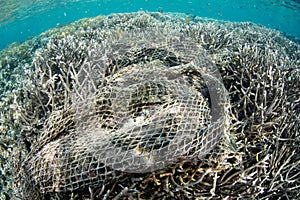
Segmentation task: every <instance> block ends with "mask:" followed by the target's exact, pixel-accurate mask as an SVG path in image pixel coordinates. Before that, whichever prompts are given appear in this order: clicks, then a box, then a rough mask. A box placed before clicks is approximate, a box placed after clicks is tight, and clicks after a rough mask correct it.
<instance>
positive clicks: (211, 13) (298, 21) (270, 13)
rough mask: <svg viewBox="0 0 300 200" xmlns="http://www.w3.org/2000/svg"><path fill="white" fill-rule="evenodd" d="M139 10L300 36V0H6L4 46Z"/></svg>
mask: <svg viewBox="0 0 300 200" xmlns="http://www.w3.org/2000/svg"><path fill="white" fill-rule="evenodd" d="M138 10H144V11H149V12H155V11H160V12H182V13H188V14H192V15H197V16H200V17H208V18H214V19H221V20H229V21H238V22H242V21H250V22H254V23H257V24H261V25H264V26H266V27H268V28H272V29H277V30H279V31H281V32H284V33H286V34H287V35H289V36H291V37H297V38H300V3H299V1H298V0H285V1H283V0H280V1H278V0H251V1H247V0H222V1H221V0H219V1H212V0H188V1H186V0H177V1H169V0H161V1H156V0H89V1H82V0H64V1H58V0H47V1H44V0H34V1H30V0H23V1H16V0H6V1H0V38H1V39H0V49H3V48H4V47H6V46H7V45H9V44H11V43H13V42H23V41H25V40H27V39H29V38H31V37H34V36H36V35H38V34H40V33H41V32H44V31H46V30H48V29H50V28H54V27H57V26H61V25H64V24H67V23H70V22H73V21H76V20H78V19H80V18H84V17H94V16H98V15H107V14H111V13H124V12H135V11H138Z"/></svg>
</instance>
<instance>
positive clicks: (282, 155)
mask: <svg viewBox="0 0 300 200" xmlns="http://www.w3.org/2000/svg"><path fill="white" fill-rule="evenodd" d="M299 47H300V46H299V44H297V43H296V42H294V41H292V40H290V39H288V38H286V37H285V36H284V35H283V34H281V33H280V32H278V31H275V30H270V29H267V28H265V27H262V26H258V25H255V24H252V23H233V22H225V21H216V20H212V19H204V18H200V17H197V16H192V15H186V14H181V13H148V12H137V13H127V14H112V15H109V16H99V17H96V18H90V19H82V20H79V21H77V22H74V23H71V24H69V25H66V26H63V27H59V28H55V29H51V30H49V31H47V32H45V33H43V34H41V35H39V36H37V37H35V38H33V39H31V40H28V41H26V42H24V43H22V44H13V45H11V46H9V47H7V48H6V49H4V50H3V51H1V52H0V59H1V60H0V67H1V71H0V78H1V79H0V85H1V87H0V90H1V91H0V95H1V96H0V98H1V105H0V107H1V116H0V117H1V118H0V120H1V121H0V132H1V136H0V144H1V145H0V151H1V154H0V155H1V156H0V160H1V163H0V173H1V174H0V175H1V179H0V183H1V187H2V188H1V191H0V192H1V193H0V194H1V198H2V199H9V198H14V199H18V198H19V199H30V198H32V197H34V198H35V199H54V198H56V199H71V198H73V199H113V198H115V199H126V198H131V199H157V198H163V197H164V198H166V199H193V198H212V199H220V198H232V199H236V198H246V199H253V198H257V199H266V198H269V197H272V198H278V197H288V198H293V199H295V198H299V192H298V189H299V187H300V170H299V168H300V137H299V111H300V48H299ZM195 52H196V53H195ZM210 67H211V68H210ZM207 68H210V70H212V71H213V72H212V71H211V73H212V74H213V73H215V71H217V74H218V77H219V79H218V80H219V81H220V82H222V84H223V86H224V88H225V89H226V91H227V94H228V99H227V97H226V101H225V102H223V103H224V106H225V107H226V108H224V111H220V112H224V113H223V114H224V116H222V117H226V119H225V121H226V123H224V124H223V125H222V130H219V129H217V130H218V131H221V132H222V133H223V131H224V134H222V137H217V138H218V139H217V140H212V139H211V140H210V139H209V140H203V141H201V142H202V143H204V142H205V141H207V142H211V141H213V142H212V143H213V144H211V145H210V147H212V148H207V149H206V150H207V151H205V154H203V155H201V156H194V154H195V152H196V153H197V152H198V151H199V150H198V148H200V147H201V146H199V145H196V146H195V147H193V148H184V150H183V151H184V154H182V155H181V157H183V159H182V158H181V157H180V159H179V158H178V160H171V159H170V158H169V157H167V158H164V159H167V160H163V161H168V162H169V161H170V163H168V164H167V165H160V164H161V162H156V161H157V160H156V158H155V157H154V158H152V157H151V159H149V160H146V161H147V162H144V161H145V160H143V159H144V157H143V159H141V160H140V163H145V165H146V164H149V163H150V164H149V166H151V167H153V166H152V165H151V164H152V163H156V164H157V165H159V167H158V169H156V168H153V169H154V170H151V171H147V170H145V172H142V171H141V170H140V166H138V167H137V168H134V169H135V170H137V171H138V173H132V172H131V171H130V170H128V168H126V170H124V169H123V168H122V167H123V165H122V166H121V167H120V166H116V165H114V161H111V160H109V159H106V160H104V161H103V160H101V159H102V158H98V157H97V156H95V155H96V154H98V155H101V156H107V155H108V153H106V155H105V154H102V153H103V152H100V153H99V152H97V150H95V149H93V150H91V149H89V145H82V146H80V145H78V146H76V145H77V142H78V141H79V142H78V144H84V141H85V140H86V142H87V144H90V147H93V148H94V147H99V146H97V145H96V144H94V143H93V142H92V141H94V140H95V138H93V135H89V134H87V136H89V137H85V138H81V136H80V134H78V133H79V131H78V130H81V131H82V133H85V132H84V129H88V128H86V124H85V123H83V124H81V123H80V122H81V121H88V120H87V119H90V118H88V117H90V113H85V114H84V115H82V116H79V117H78V116H76V113H78V110H79V111H80V112H81V113H82V112H83V111H82V110H85V109H86V108H87V107H85V101H83V103H82V102H81V103H78V101H80V99H83V100H88V101H89V102H90V101H93V102H96V106H95V107H97V105H98V107H97V109H96V111H95V112H94V113H92V114H93V115H96V116H97V117H96V118H93V119H92V120H91V121H92V122H93V123H94V121H93V120H100V121H105V123H104V122H103V123H102V124H101V127H97V128H101V129H99V130H100V131H102V129H105V130H111V132H109V133H110V134H111V135H112V136H111V137H112V138H113V136H114V137H115V138H114V139H115V141H119V138H118V137H117V138H116V135H113V134H115V132H118V131H120V130H122V131H123V132H125V133H123V132H122V134H123V135H122V138H123V139H124V140H120V142H119V143H118V142H115V143H114V145H116V146H118V147H120V148H121V147H124V146H125V144H126V145H128V144H130V145H133V144H131V142H130V140H134V139H135V138H133V137H132V135H131V136H130V137H129V139H128V138H126V134H127V132H126V131H124V130H130V131H131V132H130V133H134V134H135V129H134V130H132V129H131V128H130V127H132V126H133V127H135V126H136V127H138V128H139V130H144V129H143V128H144V127H145V126H146V125H147V126H149V127H151V130H156V129H155V126H153V127H152V126H151V124H152V123H154V122H156V121H155V120H156V119H155V118H151V114H153V115H155V114H156V112H155V110H154V109H153V110H152V108H155V106H161V110H162V111H164V112H166V111H165V110H164V109H165V108H168V106H173V105H177V104H176V102H178V99H182V100H184V102H186V105H189V106H191V107H192V109H191V110H196V111H197V112H196V113H199V112H200V111H201V115H200V114H199V115H195V114H194V113H193V114H190V115H187V114H186V113H187V112H186V111H185V110H184V109H183V110H182V109H181V107H180V105H182V104H181V103H180V105H179V106H178V107H172V109H169V112H171V113H173V114H174V115H176V117H174V118H170V119H172V120H171V122H170V123H174V124H176V123H179V122H177V121H176V120H178V119H179V117H178V116H179V115H181V118H180V119H184V117H182V116H185V117H188V116H189V117H190V118H187V120H183V122H181V123H182V124H183V125H182V124H179V125H176V126H174V127H173V126H171V125H169V124H168V123H167V122H166V121H165V122H164V127H168V128H165V129H164V130H157V132H159V133H162V132H166V134H164V135H163V137H165V138H168V139H169V140H170V141H172V142H174V141H176V142H178V141H181V142H182V141H183V144H184V145H186V144H187V143H188V142H189V140H191V138H192V140H193V141H196V140H197V138H198V135H200V132H201V131H202V132H203V134H205V133H207V132H209V131H208V130H210V129H209V125H210V124H213V122H212V120H213V119H214V116H211V117H208V116H207V115H208V114H207V113H213V112H216V111H214V109H216V108H215V107H214V103H213V100H214V98H213V97H212V95H211V93H210V94H207V93H209V92H211V90H209V89H207V88H209V85H208V82H206V83H204V82H205V76H204V75H203V71H205V70H206V69H207ZM136 69H142V70H136ZM204 69H205V70H204ZM82 74H83V75H86V76H85V77H84V78H82V79H80V78H78V77H81V76H82ZM91 74H92V75H91ZM155 74H156V75H157V77H158V78H157V77H156V76H155ZM87 77H91V79H89V78H87ZM98 79H99V80H98ZM100 79H101V80H100ZM78 80H79V81H78ZM91 80H92V81H91ZM133 80H134V81H133ZM144 80H147V81H148V82H147V83H145V84H144V83H143V81H144ZM157 81H158V82H157ZM172 81H173V82H174V83H182V85H184V86H182V88H180V87H181V86H176V88H177V89H178V88H179V89H181V90H182V91H185V92H186V93H185V92H183V93H180V92H178V93H176V92H175V93H174V91H173V90H174V88H173V89H172V84H170V83H172ZM203 81H204V82H203ZM139 82H140V83H143V84H140V85H141V86H142V87H140V88H139V89H137V90H136V91H137V92H136V93H134V92H133V93H132V94H134V95H136V98H135V99H134V102H133V101H130V102H129V103H124V102H126V101H124V102H123V103H122V101H115V100H114V98H113V97H114V96H118V95H119V94H122V95H120V97H121V98H124V99H126V98H127V97H128V98H129V97H130V98H132V96H134V95H128V94H127V93H124V94H123V93H122V92H119V93H117V92H116V91H118V88H119V87H120V88H121V87H122V84H123V86H124V88H126V87H128V88H130V90H128V91H130V92H132V91H135V90H133V89H132V88H131V86H132V85H133V84H136V83H139ZM121 83H122V84H121ZM148 83H151V85H150V86H149V84H148ZM161 83H164V84H165V85H168V84H169V85H168V87H169V88H171V89H168V87H166V86H164V84H161ZM147 84H148V85H147ZM89 85H95V86H93V88H92V89H89V92H91V91H92V93H93V94H94V96H97V98H96V99H93V98H92V97H89V95H90V94H91V93H85V90H84V88H85V87H87V88H89ZM75 86H76V87H75ZM77 86H78V87H79V86H80V87H81V86H82V88H83V89H77ZM83 86H84V87H83ZM116 86H119V87H116ZM185 86H186V87H185ZM149 88H150V89H149ZM208 90H209V91H208ZM130 94H131V93H130ZM179 94H182V96H183V97H184V98H180V95H179ZM189 94H190V95H189ZM126 95H127V96H126ZM82 97H84V98H82ZM146 97H147V98H146ZM74 98H75V99H76V101H75V102H76V103H74ZM115 99H117V98H116V97H115ZM205 99H208V100H207V101H206V100H205ZM200 100H201V101H200ZM227 100H228V102H227ZM113 101H115V104H116V105H115V108H114V107H113ZM195 101H197V102H200V103H199V104H198V103H191V102H195ZM204 101H205V103H202V102H204ZM166 102H172V103H168V104H166V105H167V106H164V105H165V103H166ZM218 103H220V102H217V104H215V105H219V104H218ZM118 105H119V106H118ZM122 105H124V106H125V105H126V106H128V105H129V106H128V107H130V108H131V109H132V110H134V111H133V112H131V111H130V112H129V113H126V115H127V114H128V115H130V118H128V116H126V117H124V116H123V115H124V112H122V113H118V112H117V110H121V111H123V110H122V108H123V107H122ZM110 106H111V107H112V108H113V109H112V108H111V107H110ZM222 106H223V105H222ZM108 107H109V108H108ZM175 108H176V109H179V110H180V111H178V112H177V111H176V109H175ZM219 108H221V107H219ZM174 110H175V111H174ZM104 111H105V112H104ZM113 112H115V113H118V114H114V113H113ZM185 112H186V113H185ZM74 113H75V114H74ZM185 114H186V115H185ZM99 116H101V118H99ZM163 116H166V117H165V118H166V119H168V117H169V115H163ZM195 116H196V117H195ZM193 117H194V118H193ZM204 117H206V118H207V119H204ZM217 117H219V116H217ZM115 118H116V119H119V120H115ZM125 119H126V121H125ZM132 119H134V121H132ZM149 119H151V120H150V122H147V120H148V121H149ZM193 120H195V121H196V122H197V124H196V125H194V124H192V125H190V128H189V129H191V130H193V131H190V132H189V134H191V135H188V136H187V137H183V138H185V139H183V140H182V138H180V139H177V136H176V134H177V133H178V132H182V133H181V134H183V133H184V131H182V128H181V127H184V126H186V127H188V125H187V124H188V121H193ZM197 120H198V121H197ZM141 121H142V122H143V123H144V122H147V124H143V126H140V125H139V124H138V123H140V122H141ZM78 123H79V124H80V125H78ZM96 123H97V122H96ZM89 125H90V124H89ZM206 126H207V127H206ZM74 127H76V128H78V129H76V130H75V128H74ZM178 127H179V128H178ZM174 128H175V129H176V130H177V132H176V131H175V132H174V130H173V129H174ZM171 129H172V130H171ZM74 130H75V131H74ZM179 130H180V131H179ZM195 130H197V131H199V132H197V133H195ZM93 131H94V132H97V131H98V129H97V131H95V130H94V129H93ZM140 132H142V131H140ZM202 132H201V134H202ZM143 133H148V132H143ZM149 133H150V132H149ZM213 133H214V131H213ZM73 135H76V136H74V137H73ZM108 135H109V134H108ZM161 136H162V135H158V136H157V137H155V138H154V139H153V138H152V137H151V138H150V137H146V136H145V137H142V139H143V140H146V139H148V140H149V141H151V142H148V143H147V142H146V143H144V144H146V145H145V146H147V145H148V149H146V148H144V149H141V146H134V148H133V149H134V153H135V158H137V157H138V156H143V155H146V154H147V155H148V154H150V155H151V156H153V155H157V156H158V157H159V155H158V154H151V153H152V152H155V150H156V148H163V147H165V146H164V145H161V146H159V147H157V146H155V145H154V144H156V143H159V142H161V143H163V142H165V141H166V140H164V141H161V140H159V139H160V138H161ZM184 136H185V135H184ZM212 136H214V135H212ZM108 137H110V135H109V136H108ZM135 137H136V138H137V136H136V135H135ZM199 137H200V136H199ZM170 138H171V139H170ZM105 139H106V136H105V137H103V141H105ZM128 140H129V141H128ZM177 140H178V141H177ZM69 141H72V142H74V143H72V144H70V143H69ZM80 141H81V143H80ZM88 142H90V143H88ZM100 142H101V141H100ZM137 143H139V142H137ZM170 143H171V142H170ZM202 143H201V144H202ZM152 144H153V145H152ZM192 144H193V145H194V144H195V143H193V142H192ZM197 144H200V143H197ZM93 145H94V146H93ZM101 145H102V144H101ZM151 145H152V146H151ZM128 146H129V145H128ZM167 146H168V145H167ZM204 146H205V144H204ZM171 147H172V148H173V146H170V149H171ZM186 147H189V146H188V145H186ZM80 148H83V149H84V150H80V151H81V152H85V153H84V154H72V153H73V152H72V151H75V150H76V151H77V150H78V149H80ZM101 148H104V147H103V145H102V146H101ZM86 149H88V150H86ZM149 149H150V150H149ZM186 149H188V150H186ZM130 150H132V149H130ZM168 150H169V149H168ZM78 151H79V150H78ZM174 151H175V152H176V150H174ZM186 151H188V152H187V153H186ZM201 151H202V150H201ZM86 152H88V153H86ZM95 152H96V153H95ZM110 153H111V152H110ZM179 153H181V152H179ZM86 155H88V158H86V159H85V158H84V157H82V156H86ZM91 155H92V156H91ZM172 155H173V154H172ZM176 156H177V154H176ZM125 157H126V155H124V157H123V158H125ZM56 158H59V159H60V160H59V159H56ZM96 158H98V159H96ZM114 159H116V158H114ZM118 159H119V158H118ZM100 160H101V162H100ZM177 161H178V162H177ZM131 162H132V163H133V164H135V162H136V161H135V160H133V161H131ZM105 163H106V164H107V165H105ZM120 163H123V162H120ZM103 164H104V166H103ZM64 166H67V167H66V168H65V167H64ZM145 168H146V166H145Z"/></svg>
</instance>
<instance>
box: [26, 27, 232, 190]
mask: <svg viewBox="0 0 300 200" xmlns="http://www.w3.org/2000/svg"><path fill="white" fill-rule="evenodd" d="M50 72H51V70H49V69H48V70H46V71H45V72H44V73H46V74H44V75H40V74H39V75H38V76H39V77H48V78H49V80H52V79H53V80H60V82H59V85H55V84H57V83H55V81H54V82H53V83H51V84H50V85H52V86H53V85H55V87H56V90H55V91H54V90H53V88H51V86H50V87H49V88H46V89H48V93H47V94H48V96H49V97H50V98H49V99H48V101H45V102H46V104H45V105H44V107H47V106H51V109H52V110H51V112H50V113H49V115H48V117H47V119H46V120H45V123H44V128H43V130H42V132H41V134H40V135H39V136H38V139H37V141H38V142H37V143H36V144H35V145H34V146H33V148H32V149H33V150H32V151H31V152H30V154H29V155H28V156H27V158H26V160H25V162H24V164H23V170H24V171H22V172H21V174H22V175H21V176H25V177H27V178H26V179H23V180H25V182H24V183H22V184H23V186H24V189H23V190H24V191H25V192H23V194H24V193H28V192H29V194H32V193H34V190H32V189H33V188H34V189H38V191H40V192H41V193H49V192H60V191H74V190H76V189H80V188H84V187H89V186H92V185H97V184H98V185H99V184H105V183H107V182H109V181H110V180H112V179H114V178H117V177H119V176H121V175H122V173H147V172H152V171H155V170H161V169H164V168H165V167H167V166H169V165H171V164H174V163H176V162H179V161H180V160H187V159H195V158H197V159H200V158H202V157H203V156H205V155H206V154H207V153H209V151H210V150H211V149H212V148H214V147H215V145H216V144H217V143H218V142H219V140H220V138H221V137H222V136H223V135H224V132H225V128H226V118H225V117H226V106H227V99H226V91H225V89H224V88H223V87H222V82H221V81H220V79H219V77H218V74H217V73H216V71H215V69H214V67H213V65H212V63H211V61H210V58H209V56H208V55H207V54H206V52H205V50H203V49H202V48H201V47H199V46H198V45H197V43H196V42H195V41H193V40H191V39H189V38H185V37H184V35H183V34H179V33H177V32H175V31H174V33H171V36H170V32H166V31H162V30H158V29H156V30H150V29H149V30H139V31H129V32H125V33H120V34H117V35H113V36H108V38H106V39H104V41H103V42H102V44H101V45H100V46H97V48H95V49H94V50H92V51H90V52H89V55H88V57H87V58H86V59H85V61H84V62H83V63H82V64H81V65H80V66H69V67H68V68H66V70H65V71H61V73H59V74H56V77H51V76H52V74H51V73H50ZM47 73H48V74H47ZM48 82H49V81H48ZM37 88H40V86H39V85H36V88H35V89H37ZM41 88H42V87H41ZM39 92H41V93H42V91H39ZM54 92H55V93H54ZM58 93H59V94H58ZM57 96H59V97H61V98H59V99H55V98H57ZM212 108H213V109H212Z"/></svg>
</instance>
